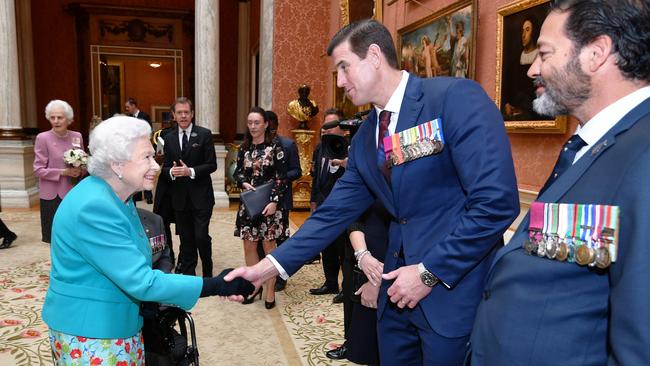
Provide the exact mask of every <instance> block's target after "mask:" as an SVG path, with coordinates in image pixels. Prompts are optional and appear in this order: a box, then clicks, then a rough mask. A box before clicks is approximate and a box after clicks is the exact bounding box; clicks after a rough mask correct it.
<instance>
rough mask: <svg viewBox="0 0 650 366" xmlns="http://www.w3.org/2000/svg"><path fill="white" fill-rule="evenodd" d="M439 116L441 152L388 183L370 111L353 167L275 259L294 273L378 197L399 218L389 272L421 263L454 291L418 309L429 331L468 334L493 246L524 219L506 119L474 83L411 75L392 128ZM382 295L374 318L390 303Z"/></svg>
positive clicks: (399, 170) (395, 173) (435, 294)
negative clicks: (381, 167) (400, 259)
mask: <svg viewBox="0 0 650 366" xmlns="http://www.w3.org/2000/svg"><path fill="white" fill-rule="evenodd" d="M438 117H440V118H441V119H442V129H443V131H444V138H445V143H446V145H445V147H444V149H443V150H442V152H440V153H439V154H437V155H431V156H427V157H423V158H420V159H416V160H413V161H410V162H407V163H405V164H402V165H399V166H396V167H394V168H392V174H391V185H390V186H389V185H388V184H387V182H386V180H385V179H384V177H383V176H382V174H381V172H380V170H379V168H378V166H377V147H376V142H375V136H376V127H377V115H376V112H375V111H374V110H373V111H372V112H371V113H370V114H369V116H368V119H367V120H366V122H365V123H364V124H362V125H361V127H360V128H359V131H358V132H357V134H356V135H355V137H354V138H353V140H352V144H351V149H350V153H349V160H348V167H347V170H346V172H345V174H344V175H343V177H341V178H340V179H339V180H338V182H337V183H336V186H335V187H334V190H333V191H332V193H331V194H330V195H329V197H328V198H327V200H325V202H324V203H323V204H322V205H321V206H320V207H319V208H318V210H316V212H315V213H314V214H312V215H311V216H310V217H309V218H308V219H307V220H306V221H305V223H304V224H303V226H302V227H301V229H300V230H299V231H298V232H297V233H296V234H295V235H294V236H293V237H292V238H290V239H289V240H288V241H286V242H285V243H284V244H283V245H282V246H280V247H279V248H278V249H276V250H275V252H273V256H274V258H275V259H277V260H278V262H279V263H280V264H281V265H282V266H283V268H284V269H285V270H286V271H287V272H288V273H289V274H293V273H295V272H296V271H297V270H298V269H299V268H300V266H301V265H302V264H303V263H304V262H305V261H306V260H307V259H309V258H313V257H314V256H315V255H316V254H317V253H318V252H319V251H321V250H323V249H324V248H325V247H326V246H327V245H329V243H331V242H332V241H333V240H334V238H335V237H336V236H337V235H339V234H340V233H341V232H343V230H345V228H346V227H347V226H348V225H349V224H351V223H352V222H353V221H354V220H355V219H356V218H357V217H359V216H360V215H361V213H362V212H363V211H365V209H366V208H367V207H369V206H370V205H371V204H372V202H373V201H374V200H375V198H378V199H379V200H380V201H381V203H382V205H384V207H385V208H386V210H387V211H388V212H389V213H390V215H391V216H392V217H393V218H394V219H393V221H392V222H391V224H390V231H389V237H390V241H389V246H388V251H387V255H386V258H385V259H384V260H383V262H384V271H385V272H389V271H392V270H394V269H395V268H396V266H397V261H398V257H399V252H400V250H401V249H402V248H403V253H404V261H405V262H406V264H407V265H411V264H417V263H420V262H423V263H424V265H425V266H426V268H428V269H429V270H430V271H431V272H433V273H434V274H435V275H436V276H438V277H439V278H440V279H441V280H442V281H443V282H444V283H446V284H447V285H449V287H450V289H447V288H446V287H445V286H443V285H438V286H435V287H434V288H433V289H432V291H431V293H430V294H429V295H428V296H427V297H425V298H424V299H422V301H421V302H420V305H421V307H422V309H423V311H424V314H425V316H426V318H427V320H428V322H429V324H431V327H432V328H433V330H435V331H436V332H437V333H438V334H440V335H442V336H445V337H459V336H466V335H468V334H469V332H470V331H471V328H472V324H473V321H474V315H475V311H476V306H477V304H478V302H479V299H480V296H481V291H482V289H483V285H484V283H485V274H486V272H487V269H488V266H489V264H490V263H491V259H492V257H493V254H494V252H495V251H496V247H497V246H496V243H497V242H498V241H499V240H500V239H501V237H502V235H503V232H504V231H505V230H506V229H507V228H508V226H509V225H510V223H511V222H512V221H513V220H514V218H515V217H516V216H517V214H518V212H519V199H518V193H517V184H516V180H515V173H514V167H513V163H512V154H511V152H510V143H509V141H508V137H507V135H506V132H505V128H504V124H503V120H502V118H501V114H500V113H499V111H498V110H497V108H496V106H495V105H494V102H493V101H492V100H491V99H490V98H489V97H488V96H487V95H486V94H485V92H484V91H483V89H481V87H480V86H479V85H478V84H477V83H475V82H474V81H471V80H468V79H456V78H433V79H420V78H418V77H415V76H413V75H411V76H410V77H409V80H408V84H407V86H406V93H405V95H404V99H403V102H402V106H401V110H400V114H399V120H398V121H397V128H396V131H398V132H399V131H403V130H406V129H408V128H411V127H414V126H416V125H418V124H421V123H425V122H427V121H431V120H432V119H435V118H438ZM385 285H386V283H384V288H383V289H382V290H381V291H380V299H379V303H378V305H379V308H378V316H381V315H382V312H383V309H384V307H385V305H386V302H387V297H386V286H385Z"/></svg>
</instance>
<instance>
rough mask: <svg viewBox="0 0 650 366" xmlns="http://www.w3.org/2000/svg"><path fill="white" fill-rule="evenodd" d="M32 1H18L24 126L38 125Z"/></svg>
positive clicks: (33, 126) (21, 100)
mask: <svg viewBox="0 0 650 366" xmlns="http://www.w3.org/2000/svg"><path fill="white" fill-rule="evenodd" d="M31 4H32V3H31V1H18V2H16V15H17V16H16V19H18V24H17V27H18V37H20V38H19V39H18V52H20V57H21V61H20V62H19V63H18V65H19V67H20V85H21V86H22V88H21V89H20V104H21V110H22V114H21V116H22V121H23V127H30V128H36V127H38V116H39V113H38V112H37V108H36V81H35V75H34V47H33V43H32V5H31Z"/></svg>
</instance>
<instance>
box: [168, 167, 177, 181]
mask: <svg viewBox="0 0 650 366" xmlns="http://www.w3.org/2000/svg"><path fill="white" fill-rule="evenodd" d="M169 177H170V178H171V179H172V180H176V177H174V174H172V170H171V169H169Z"/></svg>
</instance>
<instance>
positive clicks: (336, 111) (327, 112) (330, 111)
mask: <svg viewBox="0 0 650 366" xmlns="http://www.w3.org/2000/svg"><path fill="white" fill-rule="evenodd" d="M330 114H335V115H337V116H338V117H339V120H341V119H343V118H344V116H343V111H341V110H340V109H338V108H329V109H327V110H325V112H323V118H325V117H327V116H329V115H330Z"/></svg>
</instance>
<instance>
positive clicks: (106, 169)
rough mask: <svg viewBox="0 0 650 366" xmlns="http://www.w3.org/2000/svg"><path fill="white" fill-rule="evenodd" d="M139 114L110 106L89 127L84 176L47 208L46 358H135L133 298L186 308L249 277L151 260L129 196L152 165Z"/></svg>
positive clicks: (137, 327) (242, 288)
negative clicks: (230, 277) (184, 270)
mask: <svg viewBox="0 0 650 366" xmlns="http://www.w3.org/2000/svg"><path fill="white" fill-rule="evenodd" d="M150 135H151V128H150V127H149V124H147V122H145V121H143V120H139V119H136V118H132V117H126V116H119V117H113V118H110V119H108V120H106V121H104V122H102V123H100V124H99V125H98V126H97V127H96V128H95V129H94V130H93V132H92V134H91V135H90V144H89V150H90V153H91V157H90V159H89V162H88V172H89V173H90V175H91V176H90V177H88V178H86V179H84V180H83V181H81V183H79V184H78V185H77V186H76V187H75V188H73V189H72V190H71V191H70V192H69V193H68V195H67V196H66V197H65V199H64V200H63V202H62V203H61V205H60V206H59V209H58V210H57V213H56V215H55V217H54V223H53V229H52V247H51V257H52V270H51V272H50V286H49V288H48V291H47V295H46V297H45V304H44V306H43V320H44V321H45V322H46V323H47V325H48V326H49V328H50V345H51V347H52V350H53V353H54V356H55V358H56V359H55V363H56V364H63V365H68V364H81V365H89V364H93V365H94V364H101V363H102V361H103V362H104V363H110V364H120V362H123V361H124V362H126V364H129V365H131V364H133V363H135V364H136V365H142V364H144V350H143V346H142V344H143V342H142V336H141V328H142V317H141V316H140V315H139V309H140V302H141V301H155V302H159V303H164V304H172V305H175V306H178V307H180V308H183V309H185V310H189V309H191V308H192V307H193V306H194V304H195V303H196V301H197V300H198V298H199V297H202V296H211V295H219V296H228V297H229V299H232V300H236V301H240V302H241V301H243V299H244V297H243V296H242V295H244V296H245V295H248V294H250V293H252V292H253V286H252V285H251V284H250V283H249V282H244V281H242V282H228V283H226V282H224V281H223V276H224V275H225V273H226V272H227V271H228V270H224V271H223V272H222V273H221V274H220V275H219V276H218V277H213V278H200V277H195V276H183V275H176V274H166V273H163V272H161V271H158V270H153V269H152V268H151V255H152V253H151V246H150V245H149V241H148V239H147V235H146V234H145V231H144V229H143V228H142V225H141V223H140V219H139V218H138V214H137V211H136V209H135V205H134V204H133V200H132V199H131V196H132V195H133V193H135V192H137V191H141V190H143V189H145V190H146V189H149V190H150V189H152V188H153V186H154V180H155V178H156V175H157V174H158V172H159V170H160V167H159V166H158V164H157V163H156V162H155V161H154V150H153V148H152V146H151V143H150V142H149V136H150Z"/></svg>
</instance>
